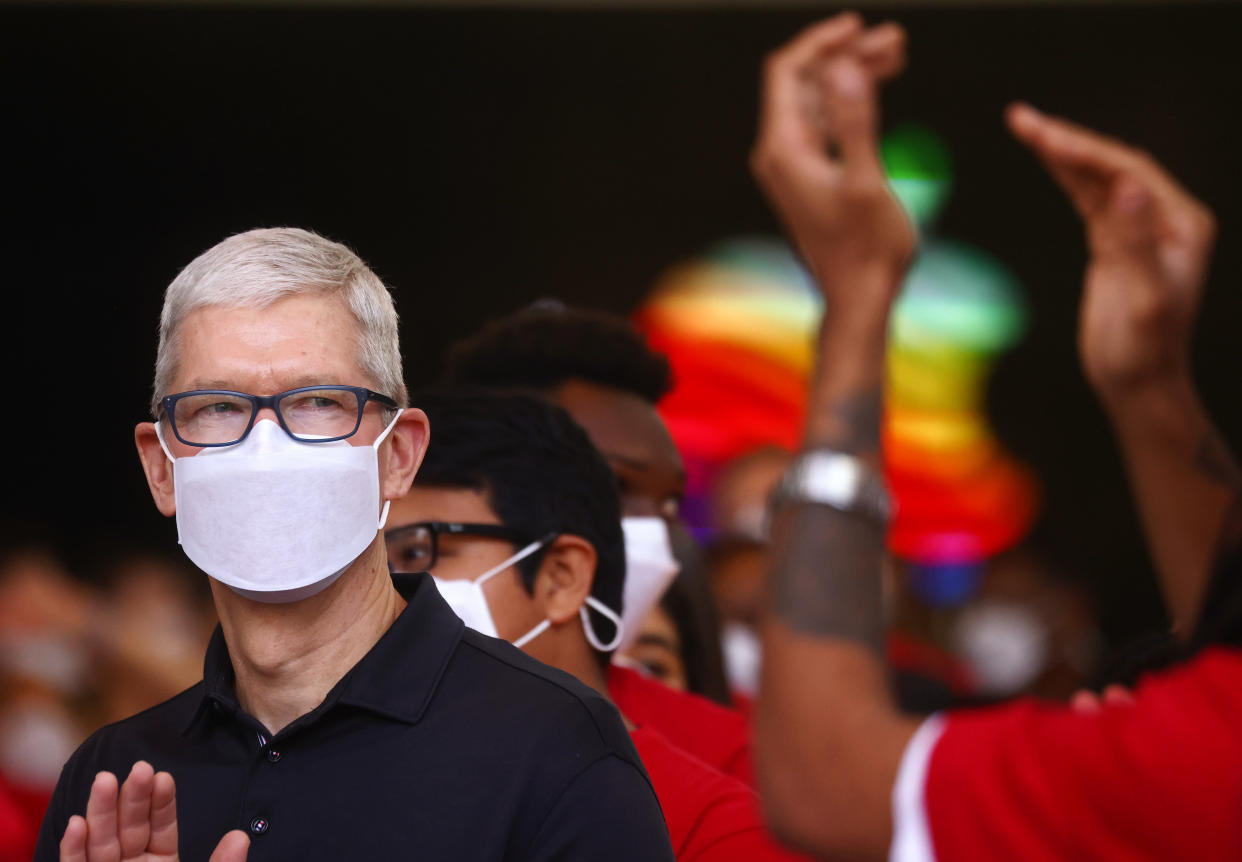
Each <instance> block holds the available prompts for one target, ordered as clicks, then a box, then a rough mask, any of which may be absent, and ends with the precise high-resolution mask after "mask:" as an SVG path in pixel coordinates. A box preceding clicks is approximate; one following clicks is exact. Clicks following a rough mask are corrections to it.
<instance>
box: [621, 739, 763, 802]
mask: <svg viewBox="0 0 1242 862" xmlns="http://www.w3.org/2000/svg"><path fill="white" fill-rule="evenodd" d="M630 737H631V738H632V739H633V740H634V747H635V748H636V749H637V750H638V756H639V757H640V758H641V759H642V761H643V766H645V767H646V769H647V774H648V775H650V776H651V782H652V784H653V785H654V786H655V789H656V793H657V794H658V795H659V796H660V799H661V801H663V800H664V798H665V796H666V795H669V794H675V798H676V799H677V800H678V801H679V802H680V803H681V804H683V805H685V804H689V805H690V806H692V807H695V808H697V809H699V810H702V809H704V808H707V807H710V806H714V805H721V804H727V803H741V804H742V805H743V806H744V807H746V808H749V809H751V813H752V815H753V813H754V811H753V808H754V801H755V799H756V798H757V797H756V795H755V792H754V791H753V790H752V789H751V788H749V787H747V786H746V785H745V784H743V783H742V782H741V781H738V780H737V779H736V778H732V777H730V776H728V775H725V774H724V773H723V772H721V771H720V770H718V769H716V768H715V767H714V766H711V765H710V764H708V763H705V762H704V761H702V760H700V759H699V758H697V757H695V756H694V755H693V754H691V753H690V752H689V751H686V750H685V749H684V748H681V747H679V746H677V745H675V744H674V743H673V742H672V741H671V740H669V739H668V738H667V737H666V736H664V735H663V734H662V733H660V732H659V731H658V730H656V729H654V728H652V727H638V728H635V729H634V730H632V731H631V732H630ZM755 825H758V820H757V818H756V819H755Z"/></svg>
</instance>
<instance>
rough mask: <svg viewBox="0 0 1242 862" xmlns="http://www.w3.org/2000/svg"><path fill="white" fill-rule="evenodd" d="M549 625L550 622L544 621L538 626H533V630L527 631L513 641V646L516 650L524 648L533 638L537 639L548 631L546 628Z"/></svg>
mask: <svg viewBox="0 0 1242 862" xmlns="http://www.w3.org/2000/svg"><path fill="white" fill-rule="evenodd" d="M550 625H552V621H551V620H544V621H543V622H541V623H540V624H539V625H537V626H535V627H534V628H533V629H531V630H530V631H528V632H527V633H526V634H524V635H522V636H521V637H520V638H518V639H517V640H515V641H514V642H513V645H514V646H515V647H517V648H518V649H521V648H522V647H524V646H526V645H527V644H528V643H530V642H531V641H533V640H534V639H535V638H537V637H539V636H540V635H541V634H543V633H544V632H546V631H547V630H548V626H550Z"/></svg>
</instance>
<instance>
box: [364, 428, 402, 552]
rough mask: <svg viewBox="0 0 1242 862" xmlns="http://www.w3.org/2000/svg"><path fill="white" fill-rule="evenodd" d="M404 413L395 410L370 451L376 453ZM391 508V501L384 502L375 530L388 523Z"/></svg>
mask: <svg viewBox="0 0 1242 862" xmlns="http://www.w3.org/2000/svg"><path fill="white" fill-rule="evenodd" d="M404 412H405V409H404V408H402V409H399V410H397V415H396V416H394V417H392V421H391V422H389V423H388V427H387V428H385V429H384V430H383V431H381V432H380V435H379V436H378V437H376V438H375V442H374V443H372V444H371V448H372V449H374V450H375V451H377V452H378V451H379V447H380V444H381V443H383V442H384V438H385V437H387V436H388V432H389V431H391V430H392V427H393V426H394V425H396V424H397V420H398V419H400V418H401V414H402V413H404ZM391 506H392V500H385V501H384V507H383V508H382V509H380V516H379V526H378V527H376V528H375V529H376V530H382V529H384V525H385V524H387V523H388V509H389V508H390V507H391Z"/></svg>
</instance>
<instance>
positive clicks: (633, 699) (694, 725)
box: [608, 664, 754, 785]
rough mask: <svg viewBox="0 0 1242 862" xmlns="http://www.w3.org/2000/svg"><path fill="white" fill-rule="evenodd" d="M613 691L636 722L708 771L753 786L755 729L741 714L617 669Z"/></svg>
mask: <svg viewBox="0 0 1242 862" xmlns="http://www.w3.org/2000/svg"><path fill="white" fill-rule="evenodd" d="M608 690H609V693H610V694H611V695H612V699H613V701H614V702H615V703H616V704H617V707H618V708H619V709H620V710H621V711H622V712H623V713H625V715H626V716H627V717H628V718H629V719H630V720H631V721H633V722H635V723H636V724H640V725H645V726H648V727H652V728H655V729H656V730H658V731H659V732H660V733H661V734H663V735H664V736H665V737H667V738H668V740H669V741H671V742H672V743H673V744H674V745H676V746H678V747H679V748H681V749H684V750H686V751H688V752H689V753H691V754H693V755H694V756H695V757H697V758H699V759H700V760H702V761H704V762H706V763H707V764H708V765H709V766H711V767H714V768H716V769H719V770H720V771H721V772H724V773H725V774H726V775H730V776H732V777H734V778H737V779H740V780H741V781H742V782H743V783H745V784H747V785H753V783H754V773H753V770H752V768H751V765H750V725H749V723H748V722H747V721H746V717H745V716H743V715H742V714H741V713H739V712H737V711H736V710H732V709H729V708H728V707H725V706H722V705H720V704H718V703H716V702H714V701H710V700H708V699H707V698H705V697H701V696H699V695H697V694H691V693H689V692H684V691H677V690H676V689H672V688H669V687H668V686H666V685H664V684H663V683H661V682H660V681H658V680H655V679H651V678H649V677H646V676H643V675H642V674H640V673H638V672H637V671H634V670H631V669H630V668H626V667H618V666H617V665H615V664H614V665H613V666H612V668H611V669H610V671H609V677H608Z"/></svg>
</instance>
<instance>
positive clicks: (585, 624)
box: [578, 596, 625, 652]
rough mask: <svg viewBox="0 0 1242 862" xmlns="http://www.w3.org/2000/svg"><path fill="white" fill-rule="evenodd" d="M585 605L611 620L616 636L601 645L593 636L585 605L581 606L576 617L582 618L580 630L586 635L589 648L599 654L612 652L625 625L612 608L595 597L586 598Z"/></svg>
mask: <svg viewBox="0 0 1242 862" xmlns="http://www.w3.org/2000/svg"><path fill="white" fill-rule="evenodd" d="M586 604H587V605H590V606H591V607H592V608H594V609H595V610H596V611H597V612H598V613H600V614H601V615H603V616H605V617H607V618H608V619H609V620H611V621H612V624H613V626H614V627H615V628H616V634H614V635H613V636H612V640H610V641H609V642H608V643H606V644H605V643H601V642H600V639H599V637H598V636H597V635H596V634H595V629H594V627H593V626H592V625H591V615H590V614H588V613H587V609H586V605H583V606H582V607H580V608H578V616H580V617H582V630H583V631H584V632H585V633H586V637H587V640H589V641H590V642H591V646H593V647H595V648H596V649H597V650H599V651H600V652H612V651H613V650H615V649H616V648H617V646H618V645H619V644H620V643H621V636H622V635H623V634H624V633H625V625H624V623H622V622H621V617H620V616H618V615H617V613H616V612H615V611H614V610H613V609H612V608H610V607H608V606H607V605H606V604H604V603H603V602H601V601H600V600H599V599H597V598H595V596H587V600H586Z"/></svg>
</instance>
